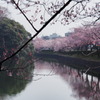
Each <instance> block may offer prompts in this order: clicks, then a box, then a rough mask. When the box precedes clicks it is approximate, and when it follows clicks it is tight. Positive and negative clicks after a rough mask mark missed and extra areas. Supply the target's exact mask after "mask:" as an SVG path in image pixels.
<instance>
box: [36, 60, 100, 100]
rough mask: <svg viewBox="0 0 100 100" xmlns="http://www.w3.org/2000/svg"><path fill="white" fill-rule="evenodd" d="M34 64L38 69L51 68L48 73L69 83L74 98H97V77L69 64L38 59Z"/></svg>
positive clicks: (98, 96)
mask: <svg viewBox="0 0 100 100" xmlns="http://www.w3.org/2000/svg"><path fill="white" fill-rule="evenodd" d="M35 66H36V69H38V71H41V70H44V69H49V70H51V72H50V74H49V75H54V74H55V75H59V76H61V78H62V79H63V80H64V81H65V82H66V84H69V85H70V87H71V88H70V89H71V90H72V91H73V93H72V96H73V97H74V98H76V99H75V100H78V99H81V100H82V99H85V100H99V98H100V88H99V85H100V80H99V78H96V77H94V76H90V75H88V74H84V73H81V72H79V71H78V70H75V69H72V68H71V67H69V66H65V65H61V64H59V63H52V62H51V63H50V62H49V63H48V62H43V61H39V62H37V63H35ZM52 71H53V73H52ZM58 84H59V83H58ZM69 99H70V98H69Z"/></svg>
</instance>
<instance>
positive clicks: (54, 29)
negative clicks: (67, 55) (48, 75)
mask: <svg viewBox="0 0 100 100" xmlns="http://www.w3.org/2000/svg"><path fill="white" fill-rule="evenodd" d="M92 1H100V0H92ZM0 5H3V6H5V7H7V9H8V10H9V11H10V12H11V15H10V18H11V19H14V20H15V21H17V22H19V23H20V24H22V25H23V26H24V27H25V29H26V30H27V31H29V32H30V33H31V34H32V35H33V34H35V31H34V30H33V29H32V28H31V26H30V25H29V23H28V22H27V21H26V19H25V18H24V17H23V15H21V14H19V11H17V10H15V9H14V7H13V6H10V5H5V4H4V3H2V2H1V1H0ZM38 25H39V24H37V26H38ZM79 25H81V23H80V22H77V23H71V24H69V25H66V26H64V25H61V24H60V23H56V24H54V25H48V26H47V27H46V28H45V29H44V30H43V31H42V32H41V33H40V34H39V36H42V35H50V34H52V33H57V34H59V35H61V36H64V35H65V33H66V32H69V31H71V30H72V29H73V28H74V27H77V26H79Z"/></svg>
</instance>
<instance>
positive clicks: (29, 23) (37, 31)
mask: <svg viewBox="0 0 100 100" xmlns="http://www.w3.org/2000/svg"><path fill="white" fill-rule="evenodd" d="M12 1H13V3H14V4H15V5H16V7H17V9H18V10H19V11H20V12H21V14H22V15H23V16H24V17H25V18H26V20H27V21H28V22H29V24H30V25H31V26H32V28H33V29H34V30H35V31H36V32H38V30H37V29H36V28H35V27H34V26H33V24H32V23H31V22H30V20H29V19H28V17H27V16H26V15H25V13H24V12H23V11H22V10H21V8H20V7H19V6H18V4H17V3H16V2H15V1H14V0H12Z"/></svg>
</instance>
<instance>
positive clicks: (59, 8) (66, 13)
mask: <svg viewBox="0 0 100 100" xmlns="http://www.w3.org/2000/svg"><path fill="white" fill-rule="evenodd" d="M4 1H5V2H6V3H7V4H12V5H13V6H14V7H15V9H17V10H19V11H20V13H21V14H22V15H23V16H24V17H25V18H26V20H27V21H28V22H29V23H30V25H31V26H32V28H33V29H34V30H35V32H36V33H35V35H34V36H33V37H31V38H30V39H29V40H28V41H27V42H26V43H25V44H24V45H22V47H21V48H19V49H18V50H17V51H16V52H15V53H14V54H12V55H11V56H10V57H8V58H6V59H4V60H3V61H2V62H1V64H2V63H3V62H5V61H6V60H8V59H10V58H11V57H13V56H15V55H16V54H17V53H18V52H20V51H21V50H22V49H23V48H24V47H25V46H26V45H27V44H28V43H29V42H30V41H31V40H32V39H33V38H34V37H36V36H37V35H38V34H39V33H40V32H41V31H42V30H43V29H44V28H45V27H46V26H47V25H48V24H49V23H51V24H54V23H55V22H58V21H60V23H61V24H63V25H66V24H69V23H70V22H74V21H75V20H77V19H81V18H86V17H95V20H96V21H97V20H99V19H100V17H99V4H100V3H96V4H95V5H94V6H92V7H90V6H88V4H89V3H91V0H67V1H66V0H56V1H45V0H41V1H39V0H4ZM30 12H32V13H30ZM31 14H32V15H31ZM37 22H38V23H40V26H39V27H36V26H35V25H36V24H35V23H37ZM59 43H61V42H59ZM59 43H57V45H58V44H59ZM75 45H76V44H75ZM56 49H58V48H56Z"/></svg>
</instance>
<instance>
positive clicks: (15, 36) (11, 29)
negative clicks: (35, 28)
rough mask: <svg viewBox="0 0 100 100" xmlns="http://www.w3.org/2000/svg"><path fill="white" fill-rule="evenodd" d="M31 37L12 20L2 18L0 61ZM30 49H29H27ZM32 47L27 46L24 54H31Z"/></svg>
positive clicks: (0, 21) (0, 23)
mask: <svg viewBox="0 0 100 100" xmlns="http://www.w3.org/2000/svg"><path fill="white" fill-rule="evenodd" d="M30 37H31V35H30V34H29V33H28V32H27V31H26V30H25V29H24V27H23V26H22V25H20V24H19V23H18V22H15V21H14V20H10V19H8V18H3V19H2V20H0V58H1V60H3V59H5V58H6V57H8V56H10V55H11V54H13V53H14V52H15V51H16V50H17V49H18V48H19V47H21V45H22V44H23V43H25V42H26V41H27V40H28V39H29V38H30ZM29 48H31V49H29ZM32 49H33V47H32V45H30V44H29V45H28V47H27V49H26V50H24V54H25V52H26V54H27V53H30V52H32Z"/></svg>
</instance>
